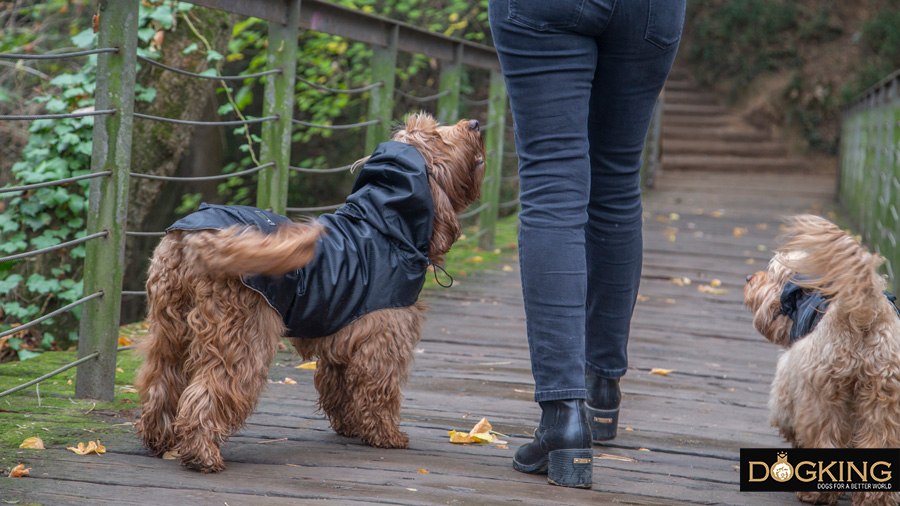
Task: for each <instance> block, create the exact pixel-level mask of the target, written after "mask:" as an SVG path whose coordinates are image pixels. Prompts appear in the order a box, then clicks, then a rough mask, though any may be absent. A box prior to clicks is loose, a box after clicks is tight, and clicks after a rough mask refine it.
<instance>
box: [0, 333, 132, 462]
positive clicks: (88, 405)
mask: <svg viewBox="0 0 900 506" xmlns="http://www.w3.org/2000/svg"><path fill="white" fill-rule="evenodd" d="M76 359H77V352H74V351H68V352H47V353H44V354H42V355H41V356H40V357H36V358H33V359H30V360H26V361H23V362H11V363H7V364H3V365H0V389H3V390H5V389H7V388H12V387H14V386H16V385H19V384H22V383H25V382H27V381H30V380H32V379H34V378H36V377H39V376H43V375H44V374H47V373H49V372H50V371H53V370H55V369H57V368H59V367H61V366H63V365H66V364H68V363H71V362H73V361H75V360H76ZM140 363H141V359H140V358H139V357H137V356H136V355H135V353H134V351H133V350H127V351H123V352H120V353H119V356H118V359H117V362H116V367H117V373H116V392H115V399H114V400H113V401H112V402H94V401H91V400H85V399H76V398H75V368H73V369H69V370H68V371H65V372H63V373H61V374H59V375H57V376H54V377H53V378H50V379H48V380H46V381H44V382H42V383H40V384H39V385H38V388H36V387H29V388H28V389H25V390H21V391H19V392H16V393H14V394H11V395H7V396H6V397H2V398H0V412H2V416H0V449H2V450H7V449H13V448H18V447H19V445H20V444H21V443H22V441H24V440H25V439H26V438H29V437H40V438H41V439H43V441H44V445H45V446H47V447H51V446H61V447H65V446H72V445H76V444H77V443H78V442H79V441H83V442H87V441H88V440H94V439H98V438H99V439H100V440H101V441H102V440H103V438H104V436H110V435H112V434H121V433H125V432H130V431H132V430H133V429H132V427H131V422H132V421H133V420H134V418H135V416H136V414H137V412H136V409H135V408H137V407H138V406H139V399H138V394H137V392H136V391H135V390H134V386H133V385H134V378H135V371H136V369H137V367H138V366H139V365H140ZM9 456H11V454H10V452H5V451H3V452H0V468H4V467H8V466H9V464H10V462H6V461H5V460H6V458H9Z"/></svg>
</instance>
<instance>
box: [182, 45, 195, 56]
mask: <svg viewBox="0 0 900 506" xmlns="http://www.w3.org/2000/svg"><path fill="white" fill-rule="evenodd" d="M197 49H198V46H197V43H196V42H192V43H191V45H190V46H188V47H186V48H184V49H182V50H181V54H191V53H193V52H194V51H196V50H197Z"/></svg>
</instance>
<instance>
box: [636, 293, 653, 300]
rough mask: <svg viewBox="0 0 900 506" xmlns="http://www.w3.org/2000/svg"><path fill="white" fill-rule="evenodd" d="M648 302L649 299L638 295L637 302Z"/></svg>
mask: <svg viewBox="0 0 900 506" xmlns="http://www.w3.org/2000/svg"><path fill="white" fill-rule="evenodd" d="M648 300H650V297H647V296H646V295H641V294H638V296H637V301H638V302H647V301H648Z"/></svg>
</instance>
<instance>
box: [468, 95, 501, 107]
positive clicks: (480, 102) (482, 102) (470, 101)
mask: <svg viewBox="0 0 900 506" xmlns="http://www.w3.org/2000/svg"><path fill="white" fill-rule="evenodd" d="M496 98H497V97H495V96H490V97H488V98H484V99H481V100H473V99H470V98H467V97H462V100H463V102H465V103H466V104H469V105H487V104H490V103H491V102H492V101H493V100H495V99H496Z"/></svg>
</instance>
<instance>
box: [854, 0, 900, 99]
mask: <svg viewBox="0 0 900 506" xmlns="http://www.w3.org/2000/svg"><path fill="white" fill-rule="evenodd" d="M898 26H900V5H892V6H890V7H887V8H886V9H884V10H882V11H881V12H879V13H878V14H877V15H874V16H872V17H871V18H870V19H869V20H867V21H866V22H865V23H863V25H862V28H861V30H860V46H861V49H862V51H861V52H862V60H861V62H860V68H859V71H858V72H857V75H856V78H855V79H854V80H853V81H852V82H851V83H850V84H848V85H847V86H846V87H844V89H843V90H842V93H841V95H842V97H843V98H844V102H845V103H847V102H849V101H850V100H852V99H853V98H854V97H856V96H857V95H859V94H860V93H862V92H864V91H865V90H866V89H868V88H869V87H870V86H872V85H874V84H875V83H877V82H878V81H880V80H882V79H884V78H885V77H887V76H888V75H889V74H891V73H892V72H894V71H896V70H897V69H900V30H897V27H898Z"/></svg>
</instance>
